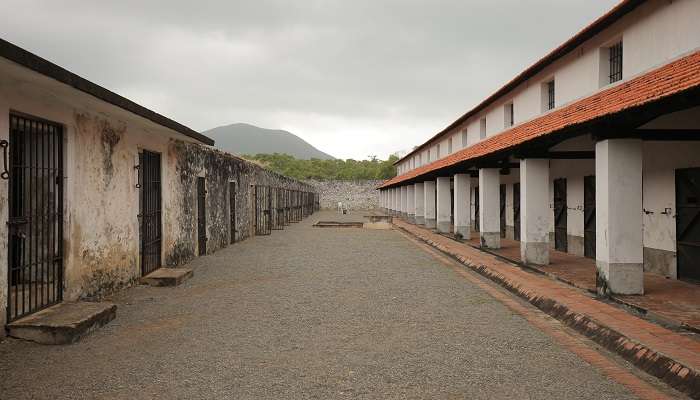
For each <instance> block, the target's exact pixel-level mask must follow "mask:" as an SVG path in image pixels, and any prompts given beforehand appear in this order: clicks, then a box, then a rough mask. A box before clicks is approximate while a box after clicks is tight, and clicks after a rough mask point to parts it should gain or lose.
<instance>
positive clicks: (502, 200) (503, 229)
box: [498, 185, 506, 238]
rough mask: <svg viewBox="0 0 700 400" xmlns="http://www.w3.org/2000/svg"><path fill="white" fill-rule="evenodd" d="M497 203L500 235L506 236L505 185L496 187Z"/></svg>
mask: <svg viewBox="0 0 700 400" xmlns="http://www.w3.org/2000/svg"><path fill="white" fill-rule="evenodd" d="M498 191H499V193H498V195H499V200H498V202H499V204H500V207H499V208H500V215H499V216H500V219H501V226H500V228H501V237H502V238H505V237H506V185H500V186H499V187H498Z"/></svg>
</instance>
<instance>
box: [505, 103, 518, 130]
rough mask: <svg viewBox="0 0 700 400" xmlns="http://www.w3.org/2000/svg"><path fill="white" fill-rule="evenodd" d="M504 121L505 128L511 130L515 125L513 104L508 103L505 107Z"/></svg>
mask: <svg viewBox="0 0 700 400" xmlns="http://www.w3.org/2000/svg"><path fill="white" fill-rule="evenodd" d="M503 119H504V120H503V125H504V127H505V128H510V127H511V126H513V124H514V123H515V115H514V112H513V103H508V104H506V105H505V106H504V107H503Z"/></svg>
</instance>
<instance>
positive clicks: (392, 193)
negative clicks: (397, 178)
mask: <svg viewBox="0 0 700 400" xmlns="http://www.w3.org/2000/svg"><path fill="white" fill-rule="evenodd" d="M389 196H390V201H389V204H390V206H389V209H390V210H391V215H394V214H396V188H391V189H389Z"/></svg>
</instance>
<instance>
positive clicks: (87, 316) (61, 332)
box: [7, 301, 117, 344]
mask: <svg viewBox="0 0 700 400" xmlns="http://www.w3.org/2000/svg"><path fill="white" fill-rule="evenodd" d="M116 316H117V306H116V305H115V304H112V303H92V302H82V301H81V302H65V303H60V304H57V305H55V306H52V307H49V308H47V309H45V310H41V311H39V312H37V313H35V314H32V315H30V316H27V317H24V318H22V319H19V320H17V321H14V322H12V323H11V324H9V325H7V329H8V335H9V336H12V337H14V338H18V339H24V340H30V341H32V342H37V343H41V344H69V343H75V342H77V341H78V340H79V339H80V338H81V337H83V336H85V335H87V334H89V333H90V332H92V331H94V330H96V329H98V328H100V327H102V326H104V325H106V324H108V323H109V322H110V321H111V320H113V319H114V318H116Z"/></svg>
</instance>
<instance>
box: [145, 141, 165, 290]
mask: <svg viewBox="0 0 700 400" xmlns="http://www.w3.org/2000/svg"><path fill="white" fill-rule="evenodd" d="M139 157H140V162H139V175H140V177H139V184H140V186H141V196H140V200H139V205H140V207H139V208H140V213H139V218H140V220H141V246H140V247H141V275H143V276H145V275H148V274H150V273H151V272H153V271H155V270H156V269H158V268H160V266H161V246H162V237H163V235H162V233H163V229H162V222H161V221H162V219H161V218H162V213H161V187H160V185H161V181H160V176H161V174H160V154H158V153H152V152H150V151H145V150H144V151H143V152H142V153H141V154H139Z"/></svg>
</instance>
